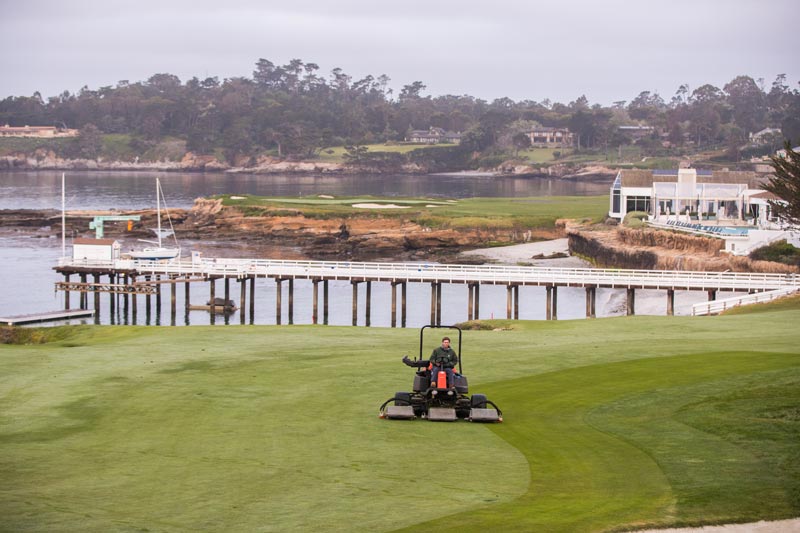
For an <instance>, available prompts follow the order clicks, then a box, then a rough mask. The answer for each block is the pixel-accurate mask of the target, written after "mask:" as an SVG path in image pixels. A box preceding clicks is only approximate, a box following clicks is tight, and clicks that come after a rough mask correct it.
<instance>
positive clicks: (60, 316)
mask: <svg viewBox="0 0 800 533" xmlns="http://www.w3.org/2000/svg"><path fill="white" fill-rule="evenodd" d="M93 316H94V309H74V310H71V311H70V310H65V311H49V312H47V313H35V314H32V315H17V316H9V317H0V324H5V325H6V326H19V325H22V324H35V323H37V322H54V321H56V320H69V319H72V318H88V317H93Z"/></svg>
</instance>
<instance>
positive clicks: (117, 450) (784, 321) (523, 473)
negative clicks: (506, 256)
mask: <svg viewBox="0 0 800 533" xmlns="http://www.w3.org/2000/svg"><path fill="white" fill-rule="evenodd" d="M754 311H755V312H745V311H743V310H742V311H739V312H737V313H736V314H731V315H725V316H717V317H645V316H636V317H618V318H607V319H596V320H574V321H532V322H512V321H493V322H491V325H492V326H493V327H494V328H495V329H494V330H492V329H483V330H469V331H465V332H464V337H463V342H464V343H463V346H462V347H461V348H462V349H461V352H462V357H463V361H464V373H465V374H466V375H467V376H469V379H470V392H471V393H484V394H486V395H487V396H488V397H489V398H490V399H492V400H494V401H495V402H496V403H497V404H498V405H499V406H500V407H501V408H502V410H503V416H504V419H505V421H504V422H503V423H502V424H493V425H480V424H470V423H467V422H458V423H450V424H448V423H433V422H426V421H422V420H415V421H388V420H382V419H379V418H378V416H377V414H378V407H379V406H380V404H381V403H382V402H383V401H384V400H386V399H387V398H389V397H391V396H393V395H394V393H395V392H396V391H405V390H408V389H409V388H410V386H411V381H412V377H413V371H412V370H411V369H409V368H408V367H406V366H404V365H403V364H402V363H401V361H400V360H401V358H402V356H403V355H405V354H408V355H410V356H412V357H413V356H415V355H417V352H418V342H419V337H418V332H417V330H411V329H388V328H364V327H358V328H353V327H330V326H213V327H212V326H208V327H200V326H192V327H180V328H166V327H163V328H162V327H135V326H132V327H122V326H107V327H103V326H78V327H59V328H43V329H35V330H26V333H25V334H19V335H16V336H15V335H13V334H12V333H9V331H8V330H6V331H5V332H3V333H4V335H3V337H2V338H4V339H6V340H7V341H8V340H13V339H14V338H16V339H17V340H19V343H16V344H0V531H9V532H10V531H14V532H20V531H104V532H105V531H309V530H317V531H394V530H403V529H406V530H408V531H411V530H414V531H444V530H447V531H483V532H486V531H536V532H540V531H543V532H549V531H563V532H582V531H625V530H631V529H641V528H645V527H667V526H675V525H698V524H713V523H731V522H750V521H755V520H760V519H781V518H792V517H797V516H800V342H798V341H800V333H798V329H797V324H798V323H800V299H797V298H795V299H790V300H786V301H783V302H781V303H779V304H776V305H771V306H770V305H768V306H758V308H754ZM438 337H440V335H439V332H437V331H433V332H432V333H431V335H430V337H428V335H427V333H426V339H429V340H430V342H426V348H425V350H426V352H427V353H425V355H426V356H427V355H428V353H429V352H430V350H431V349H432V348H433V347H435V346H436V345H437V344H438V340H439V338H438Z"/></svg>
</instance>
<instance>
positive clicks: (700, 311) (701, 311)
mask: <svg viewBox="0 0 800 533" xmlns="http://www.w3.org/2000/svg"><path fill="white" fill-rule="evenodd" d="M799 290H800V287H786V288H784V289H776V290H773V291H767V292H759V293H755V294H747V295H745V296H736V297H733V298H725V299H723V300H713V301H710V302H700V303H696V304H693V305H692V316H700V315H715V314H717V313H721V312H722V311H725V310H727V309H731V308H733V307H738V306H740V305H748V304H758V303H765V302H771V301H772V300H775V299H776V298H782V297H784V296H789V295H791V294H794V293H796V292H797V291H799Z"/></svg>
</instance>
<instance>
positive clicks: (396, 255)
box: [0, 199, 564, 262]
mask: <svg viewBox="0 0 800 533" xmlns="http://www.w3.org/2000/svg"><path fill="white" fill-rule="evenodd" d="M109 214H113V215H119V214H122V213H121V212H119V211H103V212H101V211H71V212H68V213H67V215H66V233H67V235H69V236H71V237H93V236H94V234H93V232H92V231H90V230H89V221H91V220H92V218H93V217H94V216H96V215H109ZM126 214H131V215H139V216H140V217H141V220H140V221H139V222H135V223H133V224H132V228H131V229H130V230H128V227H127V224H126V223H125V222H113V223H106V225H105V237H107V238H114V239H117V240H120V241H122V242H123V243H124V244H123V250H125V249H127V248H126V244H127V243H128V242H130V243H134V242H135V241H136V240H137V239H151V238H152V232H151V230H150V229H149V228H152V227H155V226H156V224H157V221H156V213H155V211H154V210H137V211H127V212H126ZM170 220H171V223H172V225H173V226H174V229H175V233H176V235H177V236H178V238H179V239H180V240H188V241H194V242H197V243H202V242H204V241H208V242H215V243H220V242H226V243H236V245H237V246H240V247H241V246H248V247H250V248H251V249H253V250H256V251H257V250H264V249H273V248H275V247H284V248H291V249H294V250H296V251H297V254H298V255H299V256H300V257H298V258H307V259H316V260H343V259H345V260H354V261H372V260H383V261H386V260H395V261H418V260H430V261H433V260H435V261H440V262H454V261H455V260H456V257H457V255H458V253H459V252H461V251H463V250H467V249H472V248H480V247H484V246H485V245H486V244H487V243H496V244H501V245H502V244H515V243H521V242H527V241H529V240H549V239H554V238H558V237H563V236H564V226H563V224H561V225H557V226H556V227H555V228H552V229H541V230H532V231H531V232H529V233H527V234H525V233H523V232H519V231H513V230H508V229H482V228H458V229H453V228H431V227H426V226H424V225H421V224H418V223H416V222H414V221H412V220H409V219H405V218H400V217H382V216H379V215H374V214H371V213H365V214H364V215H350V216H347V217H330V218H308V217H305V216H304V215H303V214H301V213H297V214H281V215H280V216H263V215H261V216H247V215H246V214H244V213H242V212H241V211H240V210H238V209H236V208H234V207H226V206H223V205H222V201H221V200H209V199H198V200H196V201H195V204H194V206H192V208H191V209H173V210H170ZM168 223H169V221H168V220H167V218H166V215H164V214H162V225H167V224H168ZM0 226H2V228H3V233H6V234H7V232H17V233H19V232H23V233H31V234H35V235H36V236H38V237H52V236H57V235H61V213H60V212H58V211H56V210H26V209H21V210H0ZM526 240H527V241H526Z"/></svg>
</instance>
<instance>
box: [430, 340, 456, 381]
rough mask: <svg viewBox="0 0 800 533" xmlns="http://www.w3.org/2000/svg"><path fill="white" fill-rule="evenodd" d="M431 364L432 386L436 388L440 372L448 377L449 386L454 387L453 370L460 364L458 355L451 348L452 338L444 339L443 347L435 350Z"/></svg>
mask: <svg viewBox="0 0 800 533" xmlns="http://www.w3.org/2000/svg"><path fill="white" fill-rule="evenodd" d="M429 361H430V363H431V386H434V387H435V386H436V377H437V376H438V375H439V372H440V371H442V370H443V371H444V373H445V374H446V375H447V386H448V387H452V386H453V368H455V366H456V365H457V364H458V354H457V353H456V351H455V350H453V349H452V348H451V347H450V337H444V338H442V345H441V346H439V347H437V348H434V350H433V353H431V357H430V359H429Z"/></svg>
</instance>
